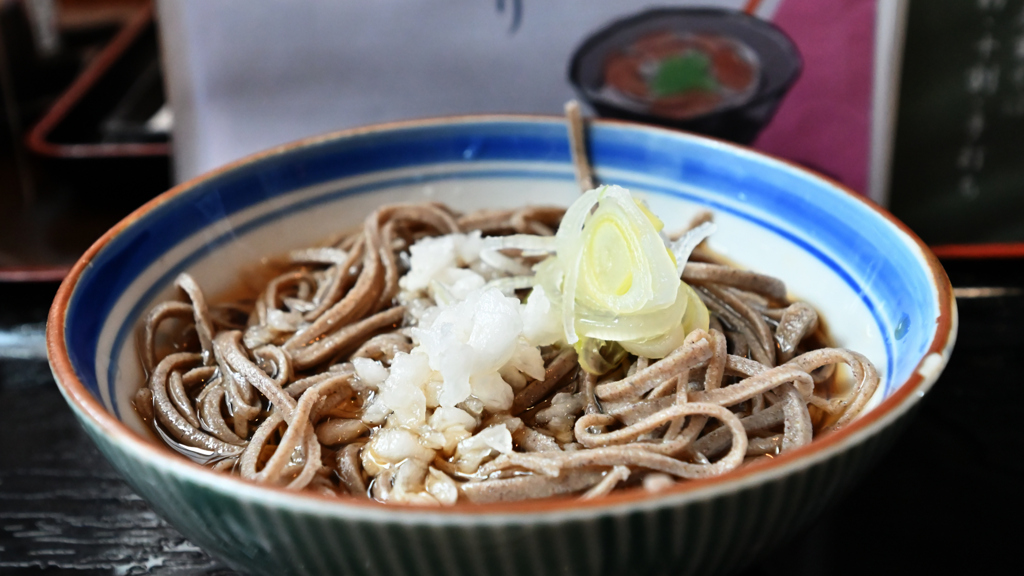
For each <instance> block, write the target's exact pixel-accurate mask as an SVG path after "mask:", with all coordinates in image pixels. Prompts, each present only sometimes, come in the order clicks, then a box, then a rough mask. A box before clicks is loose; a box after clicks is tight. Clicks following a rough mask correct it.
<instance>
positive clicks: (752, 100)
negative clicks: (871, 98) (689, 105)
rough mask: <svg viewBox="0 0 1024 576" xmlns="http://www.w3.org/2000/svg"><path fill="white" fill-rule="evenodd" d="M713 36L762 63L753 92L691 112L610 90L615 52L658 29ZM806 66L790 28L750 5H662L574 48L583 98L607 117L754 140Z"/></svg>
mask: <svg viewBox="0 0 1024 576" xmlns="http://www.w3.org/2000/svg"><path fill="white" fill-rule="evenodd" d="M666 33H668V34H671V35H676V36H677V37H686V36H689V35H711V36H713V37H717V38H720V39H725V40H727V41H732V42H737V43H739V44H740V45H741V46H743V47H744V48H745V49H746V50H747V51H749V53H750V54H751V58H752V59H753V60H754V61H755V62H756V63H757V73H756V79H755V81H754V82H755V83H754V86H753V87H752V88H751V90H750V93H749V94H748V95H747V96H746V97H742V98H740V99H739V100H737V101H733V102H732V103H723V104H722V105H720V106H717V107H715V108H714V109H713V110H710V111H707V112H702V113H699V114H695V115H693V116H688V117H684V118H679V117H672V116H670V115H666V114H665V113H664V112H663V111H659V110H657V109H656V108H652V107H650V106H649V105H638V104H637V102H634V101H631V100H630V99H628V98H624V97H623V96H622V95H621V94H620V95H616V93H615V92H614V91H609V90H608V89H607V88H608V86H609V79H608V78H607V73H608V70H607V66H608V64H607V63H608V61H609V58H611V57H614V56H615V55H616V54H621V53H623V51H624V50H627V49H629V48H630V47H631V46H633V44H634V43H635V42H637V41H638V40H642V39H645V38H646V39H648V40H649V39H650V38H651V37H652V35H660V34H666ZM802 70H803V59H802V58H801V56H800V52H799V50H798V49H797V47H796V45H795V44H794V43H793V41H792V40H790V38H789V36H787V35H786V33H785V32H783V31H782V30H780V29H779V28H778V27H777V26H775V25H774V24H772V23H771V22H767V21H765V20H762V19H760V18H757V17H755V16H751V15H750V14H746V13H745V12H738V11H736V10H723V9H717V8H655V9H652V10H647V11H645V12H641V13H640V14H636V15H634V16H629V17H627V18H623V19H621V20H616V21H615V22H612V23H610V24H608V25H607V26H605V27H604V28H602V29H600V30H598V31H597V32H594V33H593V34H591V35H590V36H589V37H587V39H586V40H584V41H583V42H582V43H581V44H580V46H579V47H578V48H577V49H576V50H575V51H574V52H573V55H572V58H571V60H570V62H569V82H570V83H572V85H573V88H575V90H576V93H577V94H578V95H579V97H580V98H581V99H583V100H585V101H586V102H587V103H588V104H589V105H590V106H591V107H593V108H594V110H595V111H596V112H597V113H598V114H600V115H601V116H603V117H607V118H617V119H621V120H630V121H634V122H643V123H645V124H655V125H658V126H665V127H668V128H678V129H681V130H687V131H690V132H697V133H699V134H705V135H708V136H713V137H715V138H722V139H725V140H729V141H730V142H737V143H739V144H749V143H751V142H753V141H754V140H755V139H757V136H758V134H760V133H761V131H762V130H763V129H764V127H765V126H767V125H768V122H770V121H771V119H772V118H773V117H774V116H775V111H776V110H777V109H778V107H779V105H780V104H781V103H782V99H783V98H784V97H785V95H786V94H787V93H788V92H789V89H790V88H792V87H793V84H794V83H795V82H796V81H797V79H798V78H799V77H800V73H801V71H802Z"/></svg>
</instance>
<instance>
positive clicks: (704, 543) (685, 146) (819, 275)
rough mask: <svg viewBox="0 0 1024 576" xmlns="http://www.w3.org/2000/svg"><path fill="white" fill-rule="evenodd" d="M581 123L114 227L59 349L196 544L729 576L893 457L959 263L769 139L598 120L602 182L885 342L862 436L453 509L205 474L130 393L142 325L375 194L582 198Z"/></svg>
mask: <svg viewBox="0 0 1024 576" xmlns="http://www.w3.org/2000/svg"><path fill="white" fill-rule="evenodd" d="M566 134H567V132H566V129H565V126H564V124H563V122H562V120H561V119H558V118H544V117H493V116H492V117H460V118H447V119H437V120H425V121H417V122H409V123H401V124H390V125H383V126H377V127H370V128H365V129H359V130H352V131H348V132H341V133H337V134H332V135H328V136H324V137H319V138H312V139H308V140H304V141H301V142H298V143H295V144H291V145H287V146H283V147H280V148H277V149H274V150H270V151H268V152H265V153H263V154H258V155H256V156H252V157H249V158H247V159H245V160H242V161H239V162H237V163H235V164H233V165H230V166H228V167H226V168H223V169H221V170H218V171H216V172H214V173H211V174H208V175H205V176H202V177H199V178H197V179H195V180H192V181H190V182H186V183H184V184H182V185H180V186H178V187H176V188H174V189H173V190H171V191H169V192H167V193H166V194H164V195H162V196H160V197H158V198H156V199H154V200H153V201H151V202H149V203H148V204H146V205H145V206H143V207H142V208H140V209H139V210H138V211H136V212H135V213H134V214H132V215H131V216H130V217H128V218H126V219H125V220H124V221H122V222H121V223H120V224H118V225H117V226H116V227H115V228H113V229H112V230H110V231H109V232H107V233H106V234H105V235H104V236H103V237H102V238H101V239H100V240H99V241H97V242H96V244H95V245H93V246H92V247H91V248H90V249H89V250H88V252H86V253H85V255H84V256H83V257H82V258H81V259H80V260H79V261H78V263H77V264H76V265H75V267H74V268H73V270H72V271H71V273H70V274H69V275H68V277H67V279H66V280H65V281H64V284H63V285H62V286H61V288H60V291H59V293H58V296H57V298H56V300H55V302H54V305H53V308H52V311H51V313H50V318H49V324H48V327H47V338H48V341H47V342H48V347H49V357H50V363H51V366H52V368H53V373H54V375H55V378H56V380H57V382H58V385H59V386H60V389H61V391H62V393H63V394H64V396H65V397H66V398H67V400H68V403H69V404H70V405H71V408H72V409H73V410H74V412H75V414H76V416H77V417H78V418H79V420H80V421H81V422H82V425H83V426H84V428H85V430H86V431H87V432H88V434H89V435H90V436H91V437H92V438H93V440H94V441H95V442H96V444H97V446H99V448H100V450H101V451H102V452H103V454H104V455H105V456H106V457H107V458H108V459H109V460H110V462H111V464H113V466H114V467H115V468H116V469H117V470H118V471H120V473H121V474H122V475H123V476H124V478H125V479H126V480H127V481H128V482H129V483H130V484H131V485H132V486H133V487H134V489H135V490H136V491H138V493H139V494H140V495H142V497H143V498H145V499H146V500H147V501H148V502H149V503H150V504H151V505H152V507H153V508H154V509H155V510H156V511H157V512H158V513H160V514H161V515H162V516H163V517H164V518H166V519H167V520H168V521H170V522H171V523H172V524H173V525H174V526H176V527H177V528H178V529H179V530H181V532H182V533H183V534H184V535H185V536H187V537H188V538H189V539H190V540H192V541H193V542H194V543H196V544H198V545H199V546H201V547H203V548H205V549H206V550H208V551H209V552H211V553H212V554H214V555H215V556H217V557H219V558H221V559H223V560H224V561H225V562H227V563H228V564H230V565H231V566H233V567H235V568H238V569H240V570H243V571H246V572H250V573H258V574H275V575H280V574H327V573H330V574H438V575H440V574H446V575H453V574H466V575H469V574H535V575H542V574H667V573H672V574H712V573H725V572H729V571H732V570H735V569H738V568H739V567H741V566H742V565H744V564H745V563H748V562H750V561H751V560H752V559H754V558H755V557H756V556H757V555H758V553H760V552H761V551H763V550H765V549H766V548H768V547H770V546H772V545H774V544H775V543H777V542H778V541H779V540H781V539H782V538H784V537H785V536H786V535H787V534H791V533H792V532H793V531H794V530H795V529H797V528H799V527H800V526H803V525H805V524H806V523H807V522H808V521H809V520H810V519H811V518H812V517H814V516H815V515H816V514H817V513H818V512H819V511H820V510H821V509H822V507H823V506H825V505H826V503H827V502H828V501H829V500H830V499H832V498H834V497H835V496H836V495H838V494H840V493H841V492H843V491H844V490H845V489H846V488H847V487H848V486H850V485H851V483H852V482H854V481H855V480H856V479H857V478H858V477H859V475H860V474H861V472H862V471H863V470H864V469H865V468H866V467H867V466H869V465H870V464H871V463H872V462H874V461H875V460H876V459H877V457H878V455H879V452H880V450H881V449H882V448H883V447H885V446H887V445H888V444H889V442H890V441H891V439H892V438H893V436H894V434H896V432H897V431H898V430H899V429H900V428H901V425H902V424H903V423H904V422H905V420H906V417H907V415H908V414H909V413H910V412H911V408H912V407H913V406H914V405H915V403H916V402H917V401H918V400H919V399H920V398H921V397H922V396H923V395H924V393H925V392H926V391H927V390H928V389H929V387H930V386H931V385H932V384H933V383H934V382H935V379H936V378H937V377H938V375H939V372H940V371H941V370H942V368H943V367H944V365H945V363H946V360H947V358H948V356H949V353H950V351H951V349H952V346H953V341H954V338H955V331H956V309H955V303H954V300H953V298H952V296H951V294H952V292H951V289H950V286H949V283H948V280H947V279H946V276H945V274H944V272H943V271H942V269H941V268H940V266H939V265H938V263H937V261H936V260H935V258H934V257H933V256H932V255H931V254H930V252H929V251H928V250H927V248H925V247H924V245H922V244H921V242H920V241H919V240H918V239H917V238H916V237H915V236H914V235H913V234H911V233H910V232H909V231H908V230H907V229H906V228H905V227H904V226H903V225H901V224H900V223H899V222H897V221H896V220H895V219H893V218H892V217H891V216H890V215H888V214H887V213H885V212H883V211H882V210H880V209H878V208H876V207H874V206H872V205H871V204H870V203H868V202H867V201H865V200H863V199H862V198H860V197H858V196H857V195H855V194H853V193H851V192H848V191H845V190H843V189H842V188H841V187H840V186H839V185H837V184H835V183H833V182H830V181H828V180H826V179H824V178H822V177H820V176H817V175H815V174H812V173H810V172H807V171H806V170H803V169H801V168H799V167H796V166H794V165H791V164H787V163H785V162H782V161H779V160H775V159H772V158H769V157H766V156H764V155H761V154H758V153H756V152H753V151H751V150H747V149H744V148H740V147H737V146H733V145H730V144H725V143H722V142H717V141H712V140H708V139H705V138H702V137H697V136H693V135H688V134H683V133H679V132H673V131H668V130H664V129H660V128H654V127H647V126H639V125H633V124H628V123H619V122H614V121H597V122H594V123H593V124H592V126H591V128H590V130H589V146H590V150H591V157H592V159H593V163H594V165H595V166H596V170H597V176H598V178H599V180H600V181H602V182H605V183H616V184H620V185H622V186H625V187H627V188H629V189H631V190H633V191H635V192H637V193H639V194H641V195H642V196H643V197H644V198H646V199H647V200H648V201H649V203H650V205H651V206H652V208H653V210H654V212H655V213H657V214H659V215H660V216H661V217H662V218H663V219H664V220H665V221H666V224H667V226H668V228H669V229H672V228H673V227H680V226H682V225H684V224H685V223H686V222H687V221H688V220H689V219H690V218H691V217H692V216H693V215H694V214H695V213H697V212H698V211H700V210H704V209H710V210H711V211H713V212H714V215H715V218H716V221H717V223H718V225H719V231H718V232H717V233H716V234H715V235H714V236H713V237H712V239H711V241H710V243H711V247H712V248H713V249H715V250H717V251H718V252H720V253H722V254H724V255H725V256H727V257H728V258H730V259H732V260H733V261H734V262H735V263H737V264H738V265H740V266H744V267H749V268H752V269H755V270H758V271H761V272H765V273H768V274H772V275H775V276H778V277H780V278H783V279H785V281H786V282H787V285H788V287H789V290H790V292H791V293H792V294H794V295H796V296H799V297H801V298H804V299H806V300H808V301H809V302H810V303H812V304H813V305H814V306H816V307H817V308H818V309H819V310H820V311H821V312H822V314H823V315H824V317H825V318H826V319H827V322H828V324H829V326H830V328H831V331H832V334H833V336H834V338H835V339H836V340H837V342H838V344H839V345H842V346H846V347H850V348H853V349H856V350H859V351H861V352H862V353H864V354H866V355H867V356H868V357H869V358H870V359H871V360H872V361H873V362H874V363H875V364H876V365H877V366H878V368H879V371H880V372H881V375H882V383H881V385H880V386H879V388H878V391H877V394H876V395H875V397H874V398H873V399H872V402H871V407H870V410H868V411H867V412H865V413H863V414H862V415H861V416H860V417H859V418H858V419H857V420H856V421H854V422H853V423H852V424H851V425H849V426H848V427H846V428H843V429H842V430H840V431H838V432H836V433H833V434H830V435H826V436H824V437H822V438H820V439H819V440H816V441H815V442H813V443H811V444H810V445H808V446H805V447H803V448H800V449H798V450H794V451H791V452H788V453H784V454H782V455H780V456H778V457H776V458H774V459H773V460H770V461H764V462H761V463H757V464H755V465H749V466H746V467H741V468H740V469H738V470H735V471H733V472H731V473H729V474H726V475H725V476H722V477H720V478H717V479H713V480H705V481H692V482H683V483H680V484H678V485H677V486H675V487H674V488H672V489H670V490H668V491H666V492H663V493H658V494H650V493H647V492H644V491H642V490H635V491H623V492H621V493H616V494H614V495H612V496H610V497H607V498H604V499H599V500H596V501H590V502H585V503H584V502H580V501H578V500H575V499H571V498H570V499H553V500H546V501H538V502H527V503H519V504H501V505H485V506H474V505H470V504H460V505H457V506H455V507H452V508H445V509H425V508H412V507H400V506H385V505H381V504H376V503H373V502H366V501H356V500H354V499H348V498H338V499H327V498H325V497H320V496H312V495H307V494H302V493H295V492H289V491H286V490H283V489H277V488H270V487H265V486H260V485H256V484H251V483H248V482H246V481H243V480H240V479H238V478H235V477H231V476H227V475H222V474H219V473H215V472H212V471H210V470H207V469H205V468H202V467H200V466H198V465H196V464H193V463H191V462H190V461H187V460H186V459H184V458H183V457H181V456H179V455H177V454H175V453H173V452H172V451H171V450H169V449H167V448H166V447H164V446H163V445H162V444H160V443H158V442H157V441H155V440H154V439H153V436H152V435H151V434H150V432H149V431H148V430H147V428H146V427H145V425H144V424H143V422H142V421H141V420H140V419H139V417H138V416H137V414H136V412H135V411H134V409H133V408H132V405H131V399H132V396H133V394H134V392H135V391H136V390H137V389H138V387H139V386H140V384H141V383H142V382H143V379H144V377H143V373H142V370H141V368H140V365H139V362H138V360H137V354H136V344H135V342H136V331H137V326H138V324H139V322H140V318H142V316H143V315H144V314H145V312H146V311H147V309H148V308H149V307H150V306H152V304H153V303H154V302H156V301H158V300H160V299H162V298H166V297H168V296H170V295H171V294H172V289H171V286H172V281H173V279H174V278H175V276H176V275H177V274H179V273H180V272H182V271H187V272H189V273H190V274H192V275H193V276H194V277H195V278H196V279H197V280H198V281H199V283H200V285H201V286H203V288H204V289H205V291H206V293H207V294H211V295H215V294H217V293H218V292H223V291H226V290H229V289H230V288H231V287H232V286H233V285H235V284H236V283H238V282H239V280H238V277H237V274H238V272H239V271H240V270H242V269H243V268H246V267H249V266H251V265H253V264H254V263H256V262H258V261H259V260H260V259H261V258H263V257H265V256H267V255H272V254H278V253H281V252H284V251H286V250H288V249H290V248H294V247H299V246H304V245H308V244H310V243H313V242H315V241H317V240H320V239H322V238H324V237H326V236H328V235H330V234H331V233H332V232H333V231H337V230H339V229H344V228H347V227H351V226H354V225H356V224H357V223H359V222H361V221H362V219H363V217H364V215H365V214H367V213H368V212H370V211H371V210H372V209H373V208H374V207H376V206H379V205H381V204H384V203H389V202H395V201H401V200H424V199H431V200H438V201H443V202H447V203H449V204H450V205H452V206H455V207H457V208H459V209H464V210H468V209H473V208H480V207H505V206H508V207H511V206H516V205H521V204H524V203H543V204H552V203H561V204H565V205H568V204H569V203H570V202H571V201H572V200H573V199H574V198H575V197H576V196H577V195H578V194H579V190H578V189H577V187H576V184H575V182H574V177H573V169H572V166H571V163H570V158H569V151H568V150H569V147H568V142H567V135H566Z"/></svg>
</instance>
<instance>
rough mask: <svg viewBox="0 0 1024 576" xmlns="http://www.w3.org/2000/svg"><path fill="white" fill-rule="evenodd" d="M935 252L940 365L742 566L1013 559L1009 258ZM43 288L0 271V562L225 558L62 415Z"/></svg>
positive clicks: (81, 565) (1018, 392) (1023, 350)
mask: <svg viewBox="0 0 1024 576" xmlns="http://www.w3.org/2000/svg"><path fill="white" fill-rule="evenodd" d="M945 265H946V267H947V270H948V272H949V274H950V277H951V278H952V280H953V284H954V285H955V286H957V287H959V288H961V290H960V294H961V296H962V297H961V298H958V304H959V307H960V335H959V338H958V341H957V345H956V349H955V351H954V353H953V357H952V359H951V361H950V363H949V367H948V368H947V369H946V371H945V373H944V374H943V376H942V378H941V380H940V381H939V383H938V384H937V385H936V386H935V388H934V389H933V391H932V392H931V393H930V394H928V395H927V396H926V397H925V399H924V400H923V401H922V403H921V406H920V409H919V410H918V413H917V415H916V417H915V419H914V421H913V423H912V424H911V425H910V427H909V428H908V429H907V430H906V431H905V432H904V434H903V435H902V436H901V437H900V439H899V440H898V441H897V442H896V444H895V445H894V446H893V448H892V449H891V450H890V452H889V453H888V454H887V456H886V457H885V458H884V459H883V460H882V461H881V462H880V463H879V464H878V465H877V466H876V467H875V468H874V469H873V470H871V471H870V472H869V473H868V475H867V476H866V477H865V478H863V480H862V481H861V482H860V483H859V484H858V485H857V487H856V488H855V489H854V490H853V491H852V492H851V493H849V494H847V495H846V496H845V497H844V498H842V499H840V500H839V501H838V502H836V503H835V505H834V506H832V507H831V508H830V509H829V510H828V511H826V513H825V514H824V515H823V516H821V517H820V518H819V519H818V520H817V521H815V522H814V523H813V524H812V525H811V526H810V527H809V528H808V529H806V530H805V531H804V532H803V533H801V534H800V535H799V536H797V537H796V538H794V539H793V540H791V541H790V542H789V543H787V544H785V545H783V546H782V547H780V548H777V549H775V550H773V551H771V552H769V553H768V554H767V555H766V556H764V557H762V558H758V559H756V560H754V563H753V565H752V566H751V568H750V569H748V570H747V571H746V572H745V573H744V576H775V575H779V576H781V575H787V576H801V575H805V574H806V575H812V574H830V575H832V576H842V575H847V574H850V575H853V574H857V575H860V574H869V573H883V574H888V573H904V574H976V573H982V572H990V573H996V574H1002V573H1018V571H1019V569H1020V564H1021V561H1020V560H1019V559H1018V557H1017V551H1018V550H1019V548H1020V546H1021V536H1022V534H1024V531H1022V530H1021V528H1020V524H1019V522H1020V512H1021V511H1024V506H1022V505H1021V504H1022V502H1024V497H1022V496H1021V492H1020V488H1021V479H1022V478H1024V464H1022V454H1024V441H1022V433H1021V425H1020V423H1019V419H1020V409H1021V407H1022V406H1024V376H1022V374H1021V370H1020V363H1021V361H1022V360H1024V293H1022V292H1021V288H1024V261H1022V260H988V261H948V262H945ZM967 288H978V290H964V289H967ZM55 289H56V286H54V285H49V284H42V285H40V284H7V285H4V284H0V573H2V574H26V575H28V574H62V573H67V574H96V575H129V574H160V575H170V574H175V575H177V574H190V575H191V574H196V575H207V576H213V575H218V576H224V575H229V574H234V572H232V571H231V570H230V569H228V568H226V567H225V566H224V565H223V564H221V563H220V562H218V561H217V560H215V559H213V558H211V557H210V556H208V555H207V554H206V553H204V552H203V551H202V550H201V549H199V548H198V547H196V546H195V545H193V544H191V543H190V542H189V541H188V540H186V539H185V538H184V537H183V536H182V535H181V534H179V533H178V532H177V531H176V530H175V529H174V528H172V527H171V526H169V525H168V524H167V523H166V522H164V521H163V520H161V519H160V518H159V517H158V516H156V515H155V514H154V513H153V512H152V511H151V510H150V509H149V507H148V506H147V505H146V503H145V502H144V501H142V500H141V499H140V498H139V497H138V496H136V495H135V494H134V493H133V492H132V491H131V489H130V488H128V487H127V486H126V485H125V484H124V483H123V482H122V481H121V480H120V479H119V478H118V476H117V474H116V473H115V472H114V471H113V470H112V469H111V468H110V467H109V466H108V465H107V463H106V462H105V461H104V460H103V458H102V456H100V454H99V453H98V452H97V451H96V449H95V448H94V447H93V445H92V443H91V442H90V441H89V439H88V438H87V437H86V436H85V434H84V432H83V431H82V430H81V428H80V427H79V425H78V424H77V422H76V421H75V420H74V417H73V416H72V414H71V412H70V410H69V409H68V408H67V405H66V404H65V403H64V399H63V398H62V397H61V395H60V393H59V392H58V391H57V388H56V386H55V385H54V383H53V379H52V376H51V375H50V372H49V368H48V367H47V365H46V361H45V359H43V358H41V357H39V352H40V350H41V346H42V341H41V339H42V322H43V321H44V320H45V315H46V309H47V307H48V306H49V302H50V299H51V298H52V296H53V293H54V291H55Z"/></svg>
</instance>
